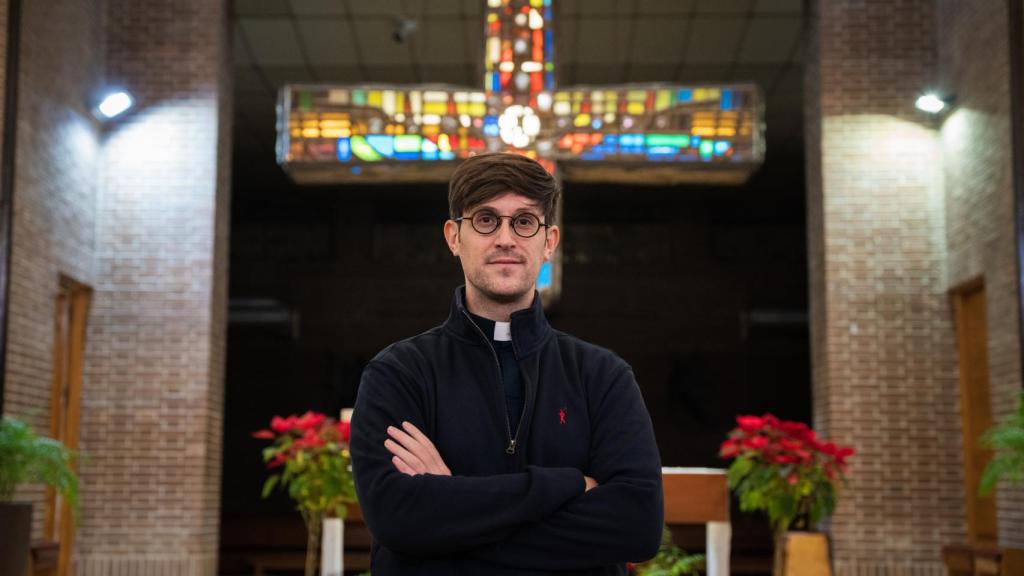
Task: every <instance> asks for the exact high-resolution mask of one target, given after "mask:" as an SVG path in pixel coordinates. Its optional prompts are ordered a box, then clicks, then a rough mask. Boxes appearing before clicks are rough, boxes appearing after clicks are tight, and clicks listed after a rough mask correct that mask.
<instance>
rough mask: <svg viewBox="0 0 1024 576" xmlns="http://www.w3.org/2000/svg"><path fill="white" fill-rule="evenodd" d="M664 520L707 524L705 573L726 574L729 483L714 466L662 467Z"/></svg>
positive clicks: (677, 523)
mask: <svg viewBox="0 0 1024 576" xmlns="http://www.w3.org/2000/svg"><path fill="white" fill-rule="evenodd" d="M661 480H662V489H663V490H664V492H665V523H666V524H668V525H669V526H673V525H680V524H704V525H706V526H707V553H706V556H707V576H729V546H730V540H731V539H732V526H731V525H730V524H729V485H728V482H727V479H726V472H725V470H721V469H718V468H662V469H661Z"/></svg>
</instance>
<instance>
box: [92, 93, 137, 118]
mask: <svg viewBox="0 0 1024 576" xmlns="http://www.w3.org/2000/svg"><path fill="white" fill-rule="evenodd" d="M134 103H135V100H134V99H133V98H132V95H131V94H129V93H128V92H126V91H124V90H112V91H110V92H108V93H107V94H105V95H104V96H103V99H102V100H100V103H99V105H98V106H96V115H97V116H99V117H100V119H102V120H110V119H112V118H115V117H117V116H120V115H121V114H124V113H125V112H126V111H127V110H128V109H129V108H131V107H132V104H134Z"/></svg>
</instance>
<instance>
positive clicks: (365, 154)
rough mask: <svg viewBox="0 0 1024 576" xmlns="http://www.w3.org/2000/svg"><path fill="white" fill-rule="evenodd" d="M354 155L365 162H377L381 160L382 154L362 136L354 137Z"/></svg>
mask: <svg viewBox="0 0 1024 576" xmlns="http://www.w3.org/2000/svg"><path fill="white" fill-rule="evenodd" d="M352 153H353V154H355V155H356V158H359V159H360V160H362V161H364V162H377V161H378V160H380V154H379V153H377V151H376V150H374V149H373V146H370V144H369V143H368V142H367V141H366V138H363V137H362V136H353V137H352Z"/></svg>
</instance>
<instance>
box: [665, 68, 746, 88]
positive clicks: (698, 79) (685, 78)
mask: <svg viewBox="0 0 1024 576" xmlns="http://www.w3.org/2000/svg"><path fill="white" fill-rule="evenodd" d="M675 81H676V82H680V83H683V84H701V83H705V82H732V81H733V74H732V66H731V65H722V64H688V65H686V66H683V67H682V68H680V69H679V73H678V74H677V75H676V78H675Z"/></svg>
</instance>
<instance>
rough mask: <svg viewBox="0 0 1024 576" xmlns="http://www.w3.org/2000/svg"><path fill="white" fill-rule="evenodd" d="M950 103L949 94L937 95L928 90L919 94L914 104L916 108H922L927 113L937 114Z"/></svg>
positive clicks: (951, 99)
mask: <svg viewBox="0 0 1024 576" xmlns="http://www.w3.org/2000/svg"><path fill="white" fill-rule="evenodd" d="M952 103H953V98H952V97H951V96H939V95H938V94H936V93H934V92H929V93H927V94H922V95H921V96H919V97H918V99H917V102H915V103H914V105H915V106H917V109H918V110H923V111H925V112H928V113H929V114H938V113H939V112H942V111H943V110H944V109H945V108H946V106H948V105H949V104H952Z"/></svg>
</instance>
